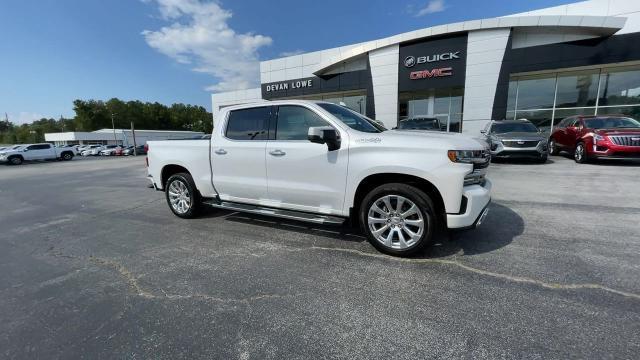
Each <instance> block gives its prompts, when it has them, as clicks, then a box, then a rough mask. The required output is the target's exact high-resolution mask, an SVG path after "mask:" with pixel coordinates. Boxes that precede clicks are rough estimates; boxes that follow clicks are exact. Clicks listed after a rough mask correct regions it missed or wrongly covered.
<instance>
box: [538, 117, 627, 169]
mask: <svg viewBox="0 0 640 360" xmlns="http://www.w3.org/2000/svg"><path fill="white" fill-rule="evenodd" d="M562 150H566V151H569V152H572V153H573V158H574V159H575V161H576V162H578V163H585V162H587V161H589V160H590V159H596V158H608V159H630V158H631V159H640V122H639V121H637V120H635V119H632V118H630V117H627V116H624V115H597V116H584V115H577V116H571V117H568V118H565V119H563V120H562V121H561V122H560V123H559V124H558V125H556V126H555V128H554V129H553V133H551V138H550V139H549V153H550V154H551V155H557V154H558V153H559V152H560V151H562Z"/></svg>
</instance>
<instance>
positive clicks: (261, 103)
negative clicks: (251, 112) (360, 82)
mask: <svg viewBox="0 0 640 360" xmlns="http://www.w3.org/2000/svg"><path fill="white" fill-rule="evenodd" d="M315 104H333V103H331V102H328V101H322V100H296V99H289V100H286V99H285V100H271V101H256V102H251V103H246V104H238V105H231V106H226V107H224V108H222V109H220V111H228V110H238V109H246V108H252V107H260V106H273V105H315Z"/></svg>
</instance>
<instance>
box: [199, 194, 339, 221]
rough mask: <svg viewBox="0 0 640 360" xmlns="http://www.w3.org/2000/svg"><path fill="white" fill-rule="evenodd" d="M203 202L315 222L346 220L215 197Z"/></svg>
mask: <svg viewBox="0 0 640 360" xmlns="http://www.w3.org/2000/svg"><path fill="white" fill-rule="evenodd" d="M203 203H204V204H205V205H208V206H212V207H214V208H218V209H225V210H233V211H240V212H246V213H251V214H258V215H265V216H274V217H279V218H283V219H290V220H299V221H306V222H311V223H315V224H337V225H340V224H342V223H344V222H345V220H346V218H342V217H339V216H331V215H321V214H311V213H306V212H301V211H295V210H283V209H274V208H270V207H264V206H259V205H249V204H241V203H231V202H224V201H223V202H220V201H217V200H214V199H210V200H204V201H203Z"/></svg>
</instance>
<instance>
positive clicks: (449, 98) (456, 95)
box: [398, 87, 464, 132]
mask: <svg viewBox="0 0 640 360" xmlns="http://www.w3.org/2000/svg"><path fill="white" fill-rule="evenodd" d="M463 95H464V89H463V88H461V87H455V88H444V89H428V90H422V91H411V92H401V93H400V94H399V96H398V115H399V116H398V117H399V119H398V120H399V121H407V120H411V119H421V118H434V117H435V118H437V119H438V120H439V123H440V124H441V125H440V130H441V131H450V132H460V130H461V127H460V123H461V120H462V99H463Z"/></svg>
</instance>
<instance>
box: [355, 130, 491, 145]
mask: <svg viewBox="0 0 640 360" xmlns="http://www.w3.org/2000/svg"><path fill="white" fill-rule="evenodd" d="M361 138H363V139H364V140H362V139H361ZM376 138H378V139H379V140H380V141H379V142H381V143H382V145H391V146H397V147H409V148H414V147H415V148H439V149H442V150H483V149H485V147H486V145H484V144H483V143H482V142H481V141H479V140H478V139H475V138H472V137H470V136H468V135H463V134H460V133H451V132H449V133H448V132H438V131H429V130H389V131H385V132H382V133H379V134H364V135H361V136H357V137H356V142H369V141H371V139H373V141H375V139H376Z"/></svg>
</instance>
